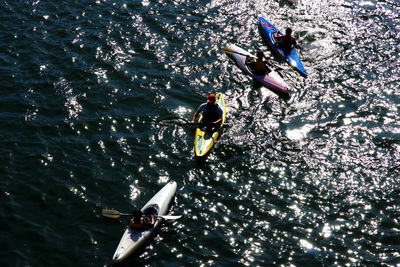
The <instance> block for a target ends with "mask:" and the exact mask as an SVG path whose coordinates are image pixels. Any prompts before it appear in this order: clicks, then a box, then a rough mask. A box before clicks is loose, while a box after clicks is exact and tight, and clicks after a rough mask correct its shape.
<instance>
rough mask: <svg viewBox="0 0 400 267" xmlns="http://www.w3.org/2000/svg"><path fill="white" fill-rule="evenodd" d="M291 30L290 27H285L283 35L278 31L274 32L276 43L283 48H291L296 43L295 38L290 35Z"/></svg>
mask: <svg viewBox="0 0 400 267" xmlns="http://www.w3.org/2000/svg"><path fill="white" fill-rule="evenodd" d="M292 32H293V31H292V28H290V27H287V28H286V31H285V34H284V35H282V34H281V33H280V32H278V31H277V32H276V33H274V37H275V41H276V43H277V44H278V45H279V46H280V47H282V48H283V49H287V50H290V49H292V47H293V46H296V45H297V42H296V38H294V37H293V36H292Z"/></svg>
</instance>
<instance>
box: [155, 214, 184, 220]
mask: <svg viewBox="0 0 400 267" xmlns="http://www.w3.org/2000/svg"><path fill="white" fill-rule="evenodd" d="M158 217H160V218H163V219H166V220H177V219H179V218H180V217H182V215H158Z"/></svg>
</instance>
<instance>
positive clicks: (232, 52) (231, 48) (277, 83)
mask: <svg viewBox="0 0 400 267" xmlns="http://www.w3.org/2000/svg"><path fill="white" fill-rule="evenodd" d="M222 50H223V51H224V52H225V53H226V54H227V55H228V56H230V57H231V58H232V59H233V60H234V61H235V62H236V64H237V65H238V66H239V68H240V69H241V70H242V71H243V72H244V73H246V74H248V75H249V76H251V77H252V78H253V79H255V80H256V81H258V82H259V83H261V84H262V85H264V86H265V87H267V88H269V89H271V90H274V91H277V92H280V93H289V91H290V89H289V87H288V86H287V84H286V83H285V81H284V80H283V78H282V77H281V76H280V75H279V74H278V73H277V72H276V71H274V70H273V69H272V68H271V67H270V69H271V71H270V72H269V73H267V74H266V75H256V74H254V73H253V72H252V71H251V70H250V69H249V67H248V66H247V65H246V64H245V61H246V56H247V55H249V56H251V57H253V58H255V56H253V55H251V54H250V53H249V52H247V51H246V50H244V49H242V48H240V47H239V46H237V45H234V44H228V45H227V46H226V47H222Z"/></svg>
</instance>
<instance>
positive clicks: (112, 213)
mask: <svg viewBox="0 0 400 267" xmlns="http://www.w3.org/2000/svg"><path fill="white" fill-rule="evenodd" d="M101 214H102V215H103V216H105V217H108V218H113V219H118V218H119V217H120V216H128V215H130V216H132V214H129V213H120V212H119V211H117V210H108V209H102V210H101ZM154 216H155V217H158V218H163V219H166V220H177V219H179V218H181V217H182V215H154Z"/></svg>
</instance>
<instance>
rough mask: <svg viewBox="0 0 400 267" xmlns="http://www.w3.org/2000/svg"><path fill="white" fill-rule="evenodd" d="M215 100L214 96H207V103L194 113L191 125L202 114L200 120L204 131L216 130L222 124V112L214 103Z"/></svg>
mask: <svg viewBox="0 0 400 267" xmlns="http://www.w3.org/2000/svg"><path fill="white" fill-rule="evenodd" d="M215 100H216V98H215V95H214V94H210V95H208V99H207V103H203V104H201V105H200V107H199V108H198V109H197V111H196V112H195V113H194V115H193V119H192V123H194V122H195V121H196V118H197V116H198V115H199V114H200V113H202V114H203V119H202V120H201V126H206V131H210V132H212V131H215V130H216V129H218V128H219V126H220V125H221V122H222V115H223V111H222V109H221V108H220V107H219V106H218V104H217V103H215ZM201 126H200V127H201Z"/></svg>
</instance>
